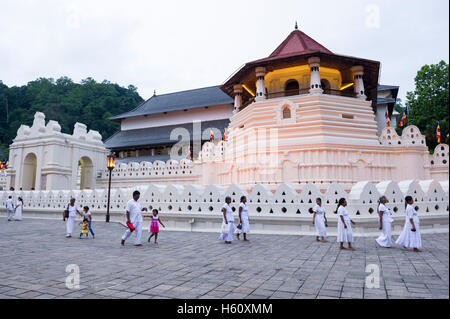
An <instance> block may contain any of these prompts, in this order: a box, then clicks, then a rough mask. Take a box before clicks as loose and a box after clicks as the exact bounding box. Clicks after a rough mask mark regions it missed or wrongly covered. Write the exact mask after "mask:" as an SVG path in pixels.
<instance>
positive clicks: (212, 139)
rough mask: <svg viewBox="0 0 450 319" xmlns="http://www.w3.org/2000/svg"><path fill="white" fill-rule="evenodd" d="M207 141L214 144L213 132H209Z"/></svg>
mask: <svg viewBox="0 0 450 319" xmlns="http://www.w3.org/2000/svg"><path fill="white" fill-rule="evenodd" d="M209 141H210V142H211V143H212V142H214V132H213V130H209Z"/></svg>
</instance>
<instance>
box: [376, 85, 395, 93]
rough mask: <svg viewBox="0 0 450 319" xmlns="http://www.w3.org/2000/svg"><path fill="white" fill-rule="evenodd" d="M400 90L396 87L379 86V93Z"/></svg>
mask: <svg viewBox="0 0 450 319" xmlns="http://www.w3.org/2000/svg"><path fill="white" fill-rule="evenodd" d="M398 89H399V86H395V85H382V84H379V85H378V91H384V90H398Z"/></svg>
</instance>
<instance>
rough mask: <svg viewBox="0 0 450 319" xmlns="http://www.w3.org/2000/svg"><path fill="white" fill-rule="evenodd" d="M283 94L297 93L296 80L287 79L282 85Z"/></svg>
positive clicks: (298, 90) (298, 89) (298, 92)
mask: <svg viewBox="0 0 450 319" xmlns="http://www.w3.org/2000/svg"><path fill="white" fill-rule="evenodd" d="M284 92H285V96H291V95H299V94H300V86H299V84H298V82H297V80H288V81H287V82H286V85H285V87H284Z"/></svg>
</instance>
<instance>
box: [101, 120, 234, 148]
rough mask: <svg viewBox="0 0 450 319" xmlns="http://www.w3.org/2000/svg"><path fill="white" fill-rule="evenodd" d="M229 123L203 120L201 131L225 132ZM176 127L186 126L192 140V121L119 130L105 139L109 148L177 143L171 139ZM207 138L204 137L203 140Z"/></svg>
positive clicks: (227, 121)
mask: <svg viewBox="0 0 450 319" xmlns="http://www.w3.org/2000/svg"><path fill="white" fill-rule="evenodd" d="M229 123H230V120H229V119H223V120H215V121H204V122H201V133H203V132H204V131H205V130H207V132H209V130H210V129H212V128H217V129H218V130H219V131H220V132H221V133H222V134H223V131H224V128H226V127H228V124H229ZM175 128H185V129H186V130H187V131H188V132H189V134H190V136H191V140H192V138H193V134H192V131H193V125H192V123H185V124H178V125H168V126H159V127H149V128H145V129H139V130H128V131H119V132H117V133H116V134H114V135H113V136H111V137H110V138H108V139H107V140H106V141H105V146H106V148H109V149H118V148H128V147H135V146H147V145H171V144H175V143H177V142H178V140H176V141H175V140H171V139H170V132H172V130H173V129H175ZM207 136H208V137H209V134H207ZM207 139H208V138H207ZM207 139H205V138H203V140H207Z"/></svg>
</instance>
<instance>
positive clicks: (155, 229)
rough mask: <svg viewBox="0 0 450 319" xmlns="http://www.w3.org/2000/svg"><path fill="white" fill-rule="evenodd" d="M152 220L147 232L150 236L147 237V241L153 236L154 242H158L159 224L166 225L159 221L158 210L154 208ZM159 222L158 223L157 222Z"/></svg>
mask: <svg viewBox="0 0 450 319" xmlns="http://www.w3.org/2000/svg"><path fill="white" fill-rule="evenodd" d="M152 214H153V215H152V221H151V222H150V229H149V231H148V232H149V233H151V235H150V237H148V240H147V241H148V242H150V239H151V238H152V237H153V236H155V244H157V243H158V233H159V224H161V225H162V227H164V228H166V226H164V224H163V223H162V222H161V219H159V216H158V210H157V209H154V210H153V211H152ZM158 223H159V224H158Z"/></svg>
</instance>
